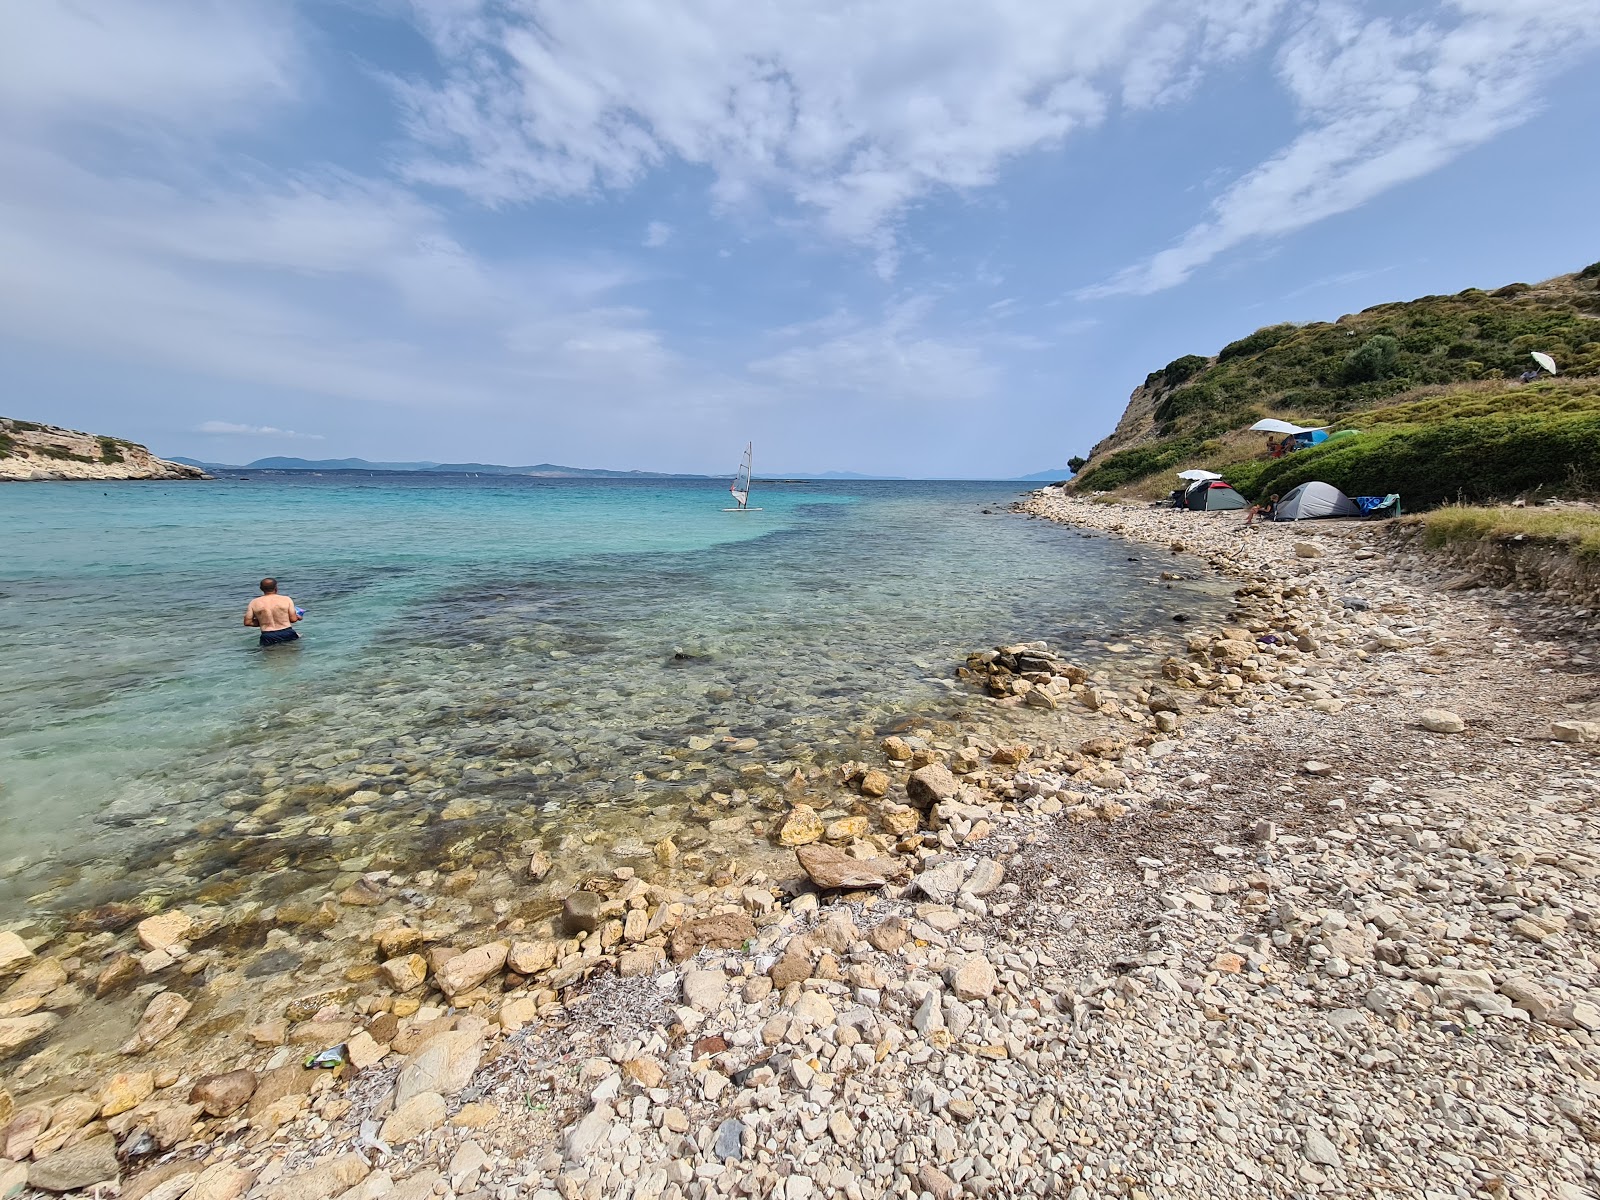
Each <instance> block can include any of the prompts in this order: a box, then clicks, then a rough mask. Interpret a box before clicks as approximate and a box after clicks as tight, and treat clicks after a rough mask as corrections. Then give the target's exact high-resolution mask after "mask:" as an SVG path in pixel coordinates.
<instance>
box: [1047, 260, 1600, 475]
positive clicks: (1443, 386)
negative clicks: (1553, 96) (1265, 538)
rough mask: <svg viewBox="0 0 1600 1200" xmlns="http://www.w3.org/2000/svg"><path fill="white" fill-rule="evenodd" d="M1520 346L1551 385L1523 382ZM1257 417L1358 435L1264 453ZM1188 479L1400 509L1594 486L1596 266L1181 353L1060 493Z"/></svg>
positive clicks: (1599, 338)
mask: <svg viewBox="0 0 1600 1200" xmlns="http://www.w3.org/2000/svg"><path fill="white" fill-rule="evenodd" d="M1533 351H1540V352H1543V353H1545V354H1549V355H1551V356H1552V357H1553V358H1554V359H1555V362H1556V364H1557V366H1558V367H1559V368H1560V371H1561V374H1560V375H1559V376H1557V377H1555V378H1550V377H1547V376H1543V375H1541V376H1540V377H1539V379H1538V380H1537V381H1534V382H1531V383H1526V384H1524V383H1521V382H1519V376H1520V375H1522V374H1523V373H1524V372H1526V371H1528V370H1530V369H1532V368H1533V367H1534V361H1533V359H1532V358H1531V357H1530V355H1531V353H1532V352H1533ZM1263 417H1276V418H1279V419H1282V420H1288V421H1291V422H1293V423H1295V424H1297V425H1303V426H1312V425H1315V426H1327V427H1328V428H1329V429H1330V431H1331V432H1333V433H1335V434H1338V433H1342V432H1344V431H1351V433H1352V434H1354V435H1355V436H1345V437H1340V438H1338V439H1337V440H1332V441H1330V442H1328V443H1324V444H1323V445H1321V446H1317V447H1314V448H1311V449H1307V450H1300V451H1297V452H1295V453H1292V454H1288V455H1285V456H1283V457H1282V458H1279V459H1270V458H1268V457H1267V455H1266V437H1265V435H1263V434H1260V433H1252V432H1249V427H1250V426H1251V425H1252V424H1254V423H1255V422H1256V421H1258V420H1260V419H1261V418H1263ZM1189 467H1203V468H1206V469H1208V470H1213V471H1219V472H1222V473H1224V474H1225V475H1226V476H1227V477H1228V479H1229V481H1230V482H1231V483H1233V485H1234V486H1235V487H1236V488H1238V489H1239V490H1240V491H1241V492H1243V493H1245V494H1246V495H1247V496H1251V497H1258V496H1263V495H1267V494H1269V493H1271V492H1280V493H1281V492H1283V491H1287V490H1288V489H1289V488H1291V487H1293V486H1295V485H1296V484H1298V483H1302V482H1305V481H1306V480H1308V479H1321V480H1324V481H1326V482H1328V483H1332V484H1333V485H1334V486H1336V487H1338V488H1340V489H1342V490H1343V491H1345V492H1346V493H1348V494H1350V495H1357V494H1362V495H1374V494H1376V495H1384V494H1387V493H1389V492H1397V493H1399V494H1400V495H1401V498H1402V501H1403V502H1404V503H1406V504H1407V505H1408V506H1419V505H1432V504H1437V503H1440V502H1442V501H1444V500H1447V499H1449V500H1454V499H1457V498H1458V497H1459V498H1465V499H1468V500H1487V499H1494V498H1497V497H1510V496H1513V495H1518V494H1522V493H1524V492H1529V491H1533V490H1535V489H1542V490H1543V491H1544V492H1545V493H1546V494H1548V493H1549V492H1551V491H1568V492H1573V493H1575V494H1576V493H1583V494H1587V493H1589V492H1593V491H1595V490H1596V489H1600V263H1595V264H1593V265H1592V266H1589V267H1585V268H1584V269H1583V270H1582V271H1579V272H1576V273H1575V274H1571V275H1561V276H1557V277H1556V278H1554V279H1547V280H1545V281H1544V282H1543V283H1538V284H1526V283H1512V284H1507V285H1506V286H1504V287H1500V288H1496V289H1494V290H1493V291H1484V290H1482V289H1479V288H1468V289H1467V290H1466V291H1463V292H1459V293H1457V294H1456V295H1453V296H1423V297H1421V298H1420V299H1417V300H1411V301H1405V302H1396V303H1390V304H1378V305H1374V306H1373V307H1371V308H1368V309H1364V310H1363V311H1361V312H1359V313H1354V314H1350V315H1347V316H1343V317H1340V318H1339V319H1338V320H1337V321H1313V322H1310V323H1307V324H1288V323H1286V324H1279V325H1268V326H1265V327H1263V328H1261V329H1258V330H1256V331H1255V332H1254V333H1252V334H1249V335H1248V336H1246V337H1242V338H1240V339H1239V340H1238V341H1235V342H1230V343H1229V344H1228V345H1226V346H1224V347H1223V348H1222V349H1221V350H1220V351H1218V352H1217V353H1216V354H1214V355H1211V356H1205V355H1199V354H1186V355H1184V356H1182V357H1181V358H1176V359H1174V360H1173V361H1172V362H1170V363H1168V364H1167V365H1166V366H1164V367H1162V368H1161V369H1159V370H1156V371H1152V372H1151V373H1150V374H1149V375H1148V376H1147V377H1146V378H1145V381H1144V383H1142V384H1141V385H1140V386H1139V387H1138V388H1136V389H1135V390H1134V392H1133V395H1132V396H1131V397H1130V398H1129V401H1128V406H1127V409H1126V411H1125V412H1124V413H1123V415H1122V419H1121V420H1120V421H1119V422H1118V423H1117V427H1116V429H1115V430H1114V431H1113V432H1112V433H1111V434H1110V436H1108V437H1107V438H1105V439H1104V440H1103V441H1101V442H1100V443H1099V444H1098V445H1096V446H1095V448H1094V450H1093V451H1092V452H1091V453H1090V456H1089V460H1088V462H1087V463H1086V464H1085V466H1084V467H1083V468H1082V469H1081V470H1080V471H1079V473H1078V475H1077V477H1076V479H1075V480H1074V481H1073V483H1072V485H1071V486H1072V487H1073V488H1074V489H1075V490H1078V491H1115V490H1124V489H1127V490H1132V491H1135V492H1137V493H1138V494H1143V495H1149V496H1155V495H1164V494H1165V493H1166V491H1167V489H1168V488H1170V487H1172V486H1173V485H1174V483H1175V482H1176V481H1175V479H1174V478H1173V475H1174V472H1176V471H1178V470H1182V469H1186V468H1189Z"/></svg>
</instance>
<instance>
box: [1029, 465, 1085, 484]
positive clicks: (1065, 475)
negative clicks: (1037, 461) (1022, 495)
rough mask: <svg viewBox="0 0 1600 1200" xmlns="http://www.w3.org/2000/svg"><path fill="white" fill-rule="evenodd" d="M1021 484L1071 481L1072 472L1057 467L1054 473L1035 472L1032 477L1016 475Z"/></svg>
mask: <svg viewBox="0 0 1600 1200" xmlns="http://www.w3.org/2000/svg"><path fill="white" fill-rule="evenodd" d="M1017 478H1018V479H1019V480H1021V481H1022V482H1023V483H1059V482H1060V481H1061V480H1063V479H1071V478H1072V472H1071V470H1069V469H1068V468H1066V467H1057V468H1056V469H1055V470H1054V471H1035V472H1034V473H1033V474H1032V475H1018V476H1017Z"/></svg>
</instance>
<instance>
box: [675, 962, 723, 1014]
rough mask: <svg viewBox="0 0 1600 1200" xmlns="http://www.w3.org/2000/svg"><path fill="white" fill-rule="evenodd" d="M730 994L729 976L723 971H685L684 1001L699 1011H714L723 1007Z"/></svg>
mask: <svg viewBox="0 0 1600 1200" xmlns="http://www.w3.org/2000/svg"><path fill="white" fill-rule="evenodd" d="M727 994H728V977H727V975H725V974H724V973H723V972H721V971H694V970H689V971H685V972H684V973H683V1002H684V1003H685V1004H687V1005H688V1006H689V1007H690V1008H692V1009H695V1010H697V1011H699V1012H712V1011H714V1010H716V1009H717V1008H719V1007H721V1005H722V1001H723V998H724V997H726V996H727Z"/></svg>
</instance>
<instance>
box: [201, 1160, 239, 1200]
mask: <svg viewBox="0 0 1600 1200" xmlns="http://www.w3.org/2000/svg"><path fill="white" fill-rule="evenodd" d="M255 1178H256V1177H255V1173H254V1172H252V1171H247V1170H245V1169H244V1168H242V1167H236V1166H234V1165H233V1164H232V1163H225V1162H222V1163H215V1164H213V1165H212V1166H209V1167H207V1168H206V1169H205V1170H204V1171H201V1172H200V1177H199V1178H198V1179H196V1180H195V1181H194V1187H192V1188H190V1189H189V1191H188V1192H187V1193H186V1194H185V1195H184V1200H239V1197H240V1196H243V1195H244V1194H245V1193H246V1192H248V1191H249V1190H250V1185H251V1184H252V1183H254V1182H255Z"/></svg>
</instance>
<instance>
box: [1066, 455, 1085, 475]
mask: <svg viewBox="0 0 1600 1200" xmlns="http://www.w3.org/2000/svg"><path fill="white" fill-rule="evenodd" d="M1088 461H1089V460H1088V459H1087V458H1084V457H1083V455H1081V454H1074V455H1073V456H1072V457H1071V458H1069V459H1067V470H1069V471H1071V472H1072V473H1073V474H1074V475H1076V474H1077V473H1078V472H1079V471H1081V470H1083V468H1084V464H1086V463H1087V462H1088Z"/></svg>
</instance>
